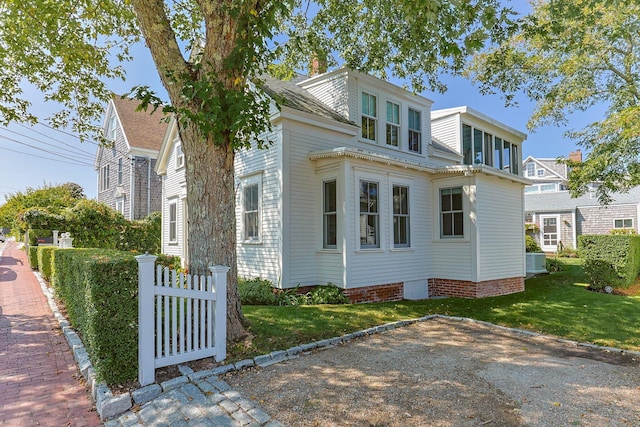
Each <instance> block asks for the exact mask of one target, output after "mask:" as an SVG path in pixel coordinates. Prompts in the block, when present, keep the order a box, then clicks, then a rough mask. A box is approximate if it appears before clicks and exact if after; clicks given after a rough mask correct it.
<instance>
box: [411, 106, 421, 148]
mask: <svg viewBox="0 0 640 427" xmlns="http://www.w3.org/2000/svg"><path fill="white" fill-rule="evenodd" d="M421 123H422V118H421V114H420V111H417V110H414V109H412V108H409V151H412V152H414V153H422V130H421V129H422V126H421Z"/></svg>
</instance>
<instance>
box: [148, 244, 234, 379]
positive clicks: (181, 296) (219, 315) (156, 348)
mask: <svg viewBox="0 0 640 427" xmlns="http://www.w3.org/2000/svg"><path fill="white" fill-rule="evenodd" d="M156 258H157V257H155V256H153V255H140V256H137V257H136V260H137V261H138V316H139V317H138V380H139V381H140V385H142V386H145V385H148V384H151V383H153V382H154V381H155V369H156V368H160V367H162V366H168V365H173V364H176V363H184V362H188V361H190V360H196V359H203V358H205V357H215V359H216V361H221V360H224V359H226V357H227V347H226V346H227V272H228V271H229V267H225V266H215V267H210V268H209V269H210V270H211V274H210V275H207V276H205V275H202V276H191V275H189V274H187V275H185V274H183V273H176V271H175V270H169V269H168V268H162V267H161V266H158V267H157V268H155V273H154V262H155V260H156Z"/></svg>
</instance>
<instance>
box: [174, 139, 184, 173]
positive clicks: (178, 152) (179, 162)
mask: <svg viewBox="0 0 640 427" xmlns="http://www.w3.org/2000/svg"><path fill="white" fill-rule="evenodd" d="M178 141H179V140H178ZM174 150H175V151H174V154H175V156H176V170H177V169H181V168H183V167H184V152H183V151H182V143H181V142H176V144H175V148H174Z"/></svg>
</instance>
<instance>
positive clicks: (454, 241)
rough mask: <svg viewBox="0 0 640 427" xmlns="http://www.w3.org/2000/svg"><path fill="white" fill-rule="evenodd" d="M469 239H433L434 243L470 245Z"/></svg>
mask: <svg viewBox="0 0 640 427" xmlns="http://www.w3.org/2000/svg"><path fill="white" fill-rule="evenodd" d="M469 242H470V240H469V239H464V238H461V237H452V238H450V239H442V238H441V239H433V243H469Z"/></svg>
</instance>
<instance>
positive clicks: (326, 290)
mask: <svg viewBox="0 0 640 427" xmlns="http://www.w3.org/2000/svg"><path fill="white" fill-rule="evenodd" d="M309 299H310V304H348V303H349V298H348V297H347V296H346V295H345V294H344V293H343V292H342V288H339V287H337V286H336V285H333V284H328V285H324V286H316V287H315V288H313V289H312V290H311V292H309Z"/></svg>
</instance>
